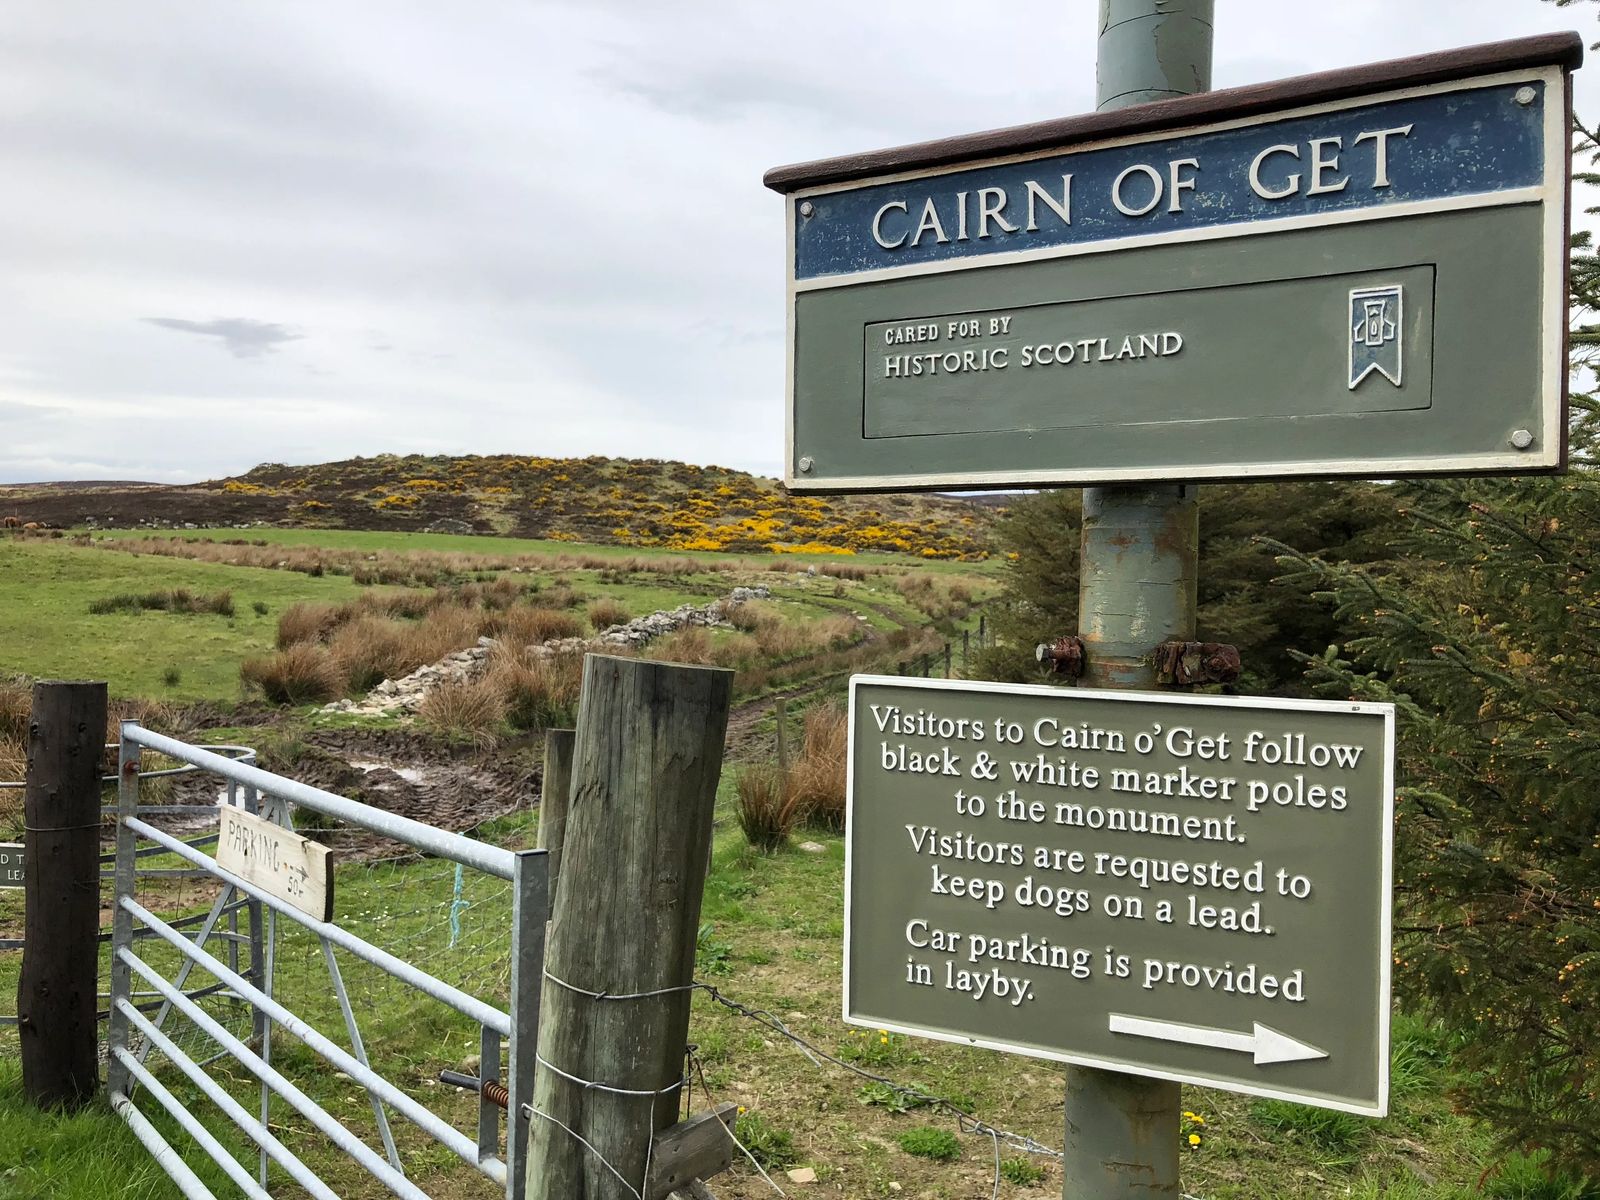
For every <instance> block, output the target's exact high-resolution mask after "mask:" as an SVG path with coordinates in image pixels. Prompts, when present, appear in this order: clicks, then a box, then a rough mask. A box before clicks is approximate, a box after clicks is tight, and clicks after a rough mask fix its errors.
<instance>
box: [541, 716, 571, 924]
mask: <svg viewBox="0 0 1600 1200" xmlns="http://www.w3.org/2000/svg"><path fill="white" fill-rule="evenodd" d="M576 738H577V734H576V732H575V731H573V730H571V729H547V730H545V734H544V779H543V780H542V781H541V782H540V785H539V849H541V850H548V851H549V852H550V864H549V866H550V877H549V884H548V895H550V896H552V897H553V896H554V895H555V894H556V879H557V877H558V876H559V875H560V873H561V846H562V843H563V842H564V841H565V839H566V830H567V800H568V798H569V797H570V796H571V794H572V746H573V742H574V740H575V739H576Z"/></svg>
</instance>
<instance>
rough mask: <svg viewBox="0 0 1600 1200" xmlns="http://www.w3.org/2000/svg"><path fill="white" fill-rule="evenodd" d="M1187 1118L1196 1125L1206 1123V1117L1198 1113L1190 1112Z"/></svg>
mask: <svg viewBox="0 0 1600 1200" xmlns="http://www.w3.org/2000/svg"><path fill="white" fill-rule="evenodd" d="M1189 1119H1190V1120H1191V1121H1193V1122H1194V1123H1195V1124H1196V1125H1204V1124H1205V1123H1206V1119H1205V1118H1204V1117H1202V1116H1201V1115H1200V1114H1199V1113H1190V1114H1189Z"/></svg>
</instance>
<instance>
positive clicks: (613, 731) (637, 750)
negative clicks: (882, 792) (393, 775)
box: [527, 655, 733, 1200]
mask: <svg viewBox="0 0 1600 1200" xmlns="http://www.w3.org/2000/svg"><path fill="white" fill-rule="evenodd" d="M732 685H733V673H732V672H731V671H724V670H717V669H712V668H706V667H685V666H678V665H675V664H667V663H657V662H645V661H639V660H637V659H626V658H611V657H606V656H602V655H590V656H588V658H587V659H586V660H585V662H584V672H583V707H582V711H581V713H580V715H579V718H578V730H577V738H576V745H575V749H574V756H573V770H572V788H571V795H570V803H569V808H568V812H567V819H566V831H565V837H564V839H563V846H562V868H561V874H560V878H559V880H558V882H557V885H556V891H555V916H554V920H553V921H552V923H551V929H550V941H549V948H548V953H547V955H546V959H545V969H546V979H545V989H544V1005H543V1009H542V1013H541V1018H540V1022H539V1054H540V1059H541V1062H540V1066H539V1071H538V1075H537V1079H536V1082H535V1085H534V1118H533V1136H532V1141H531V1149H530V1154H529V1159H528V1161H529V1164H530V1165H529V1169H528V1177H527V1178H528V1192H527V1195H528V1197H529V1200H624V1198H632V1197H636V1196H637V1195H639V1194H642V1193H645V1192H646V1191H647V1190H648V1189H647V1188H646V1186H645V1180H646V1173H647V1170H648V1168H649V1166H650V1162H651V1158H652V1151H653V1150H654V1148H655V1146H656V1143H657V1135H658V1134H659V1133H660V1132H661V1131H663V1130H665V1129H667V1128H668V1127H669V1126H671V1125H673V1124H674V1122H675V1121H676V1113H677V1108H678V1104H679V1102H680V1101H681V1099H682V1096H681V1088H680V1086H679V1084H680V1081H681V1080H682V1078H683V1072H684V1061H683V1060H684V1050H685V1046H686V1043H687V1038H688V1028H689V1002H690V998H691V993H690V990H689V988H690V985H691V984H692V982H693V978H694V955H695V935H696V932H697V928H698V924H699V919H700V900H701V893H702V889H703V884H704V880H705V875H706V865H707V861H708V859H709V857H710V847H711V823H712V811H713V808H714V805H715V800H716V790H717V780H718V776H719V775H720V773H721V768H722V750H723V739H724V737H725V735H726V732H727V723H728V705H729V698H730V695H731V692H732Z"/></svg>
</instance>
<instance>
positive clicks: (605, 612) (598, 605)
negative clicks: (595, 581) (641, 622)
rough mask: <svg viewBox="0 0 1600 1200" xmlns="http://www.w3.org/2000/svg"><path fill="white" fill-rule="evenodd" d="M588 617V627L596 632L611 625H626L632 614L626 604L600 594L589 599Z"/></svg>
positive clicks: (631, 618)
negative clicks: (596, 598) (598, 596)
mask: <svg viewBox="0 0 1600 1200" xmlns="http://www.w3.org/2000/svg"><path fill="white" fill-rule="evenodd" d="M588 617H589V627H590V628H591V629H593V630H594V631H595V632H596V633H599V632H601V631H602V630H606V629H610V628H611V627H612V626H613V625H626V624H627V623H628V622H629V621H631V620H633V614H632V613H631V612H629V611H628V606H627V605H625V604H624V603H622V601H620V600H616V599H613V598H612V597H610V596H601V597H600V598H599V599H598V600H591V601H589V608H588Z"/></svg>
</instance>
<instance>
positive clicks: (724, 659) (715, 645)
mask: <svg viewBox="0 0 1600 1200" xmlns="http://www.w3.org/2000/svg"><path fill="white" fill-rule="evenodd" d="M711 661H712V663H713V665H715V666H718V667H728V668H730V669H732V670H735V671H746V670H749V669H750V668H751V667H753V666H755V665H756V664H757V663H759V662H760V661H761V645H760V643H758V642H757V641H756V639H755V638H753V637H751V636H750V635H749V634H747V633H730V634H727V635H725V636H723V637H719V638H713V639H712V640H711Z"/></svg>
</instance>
